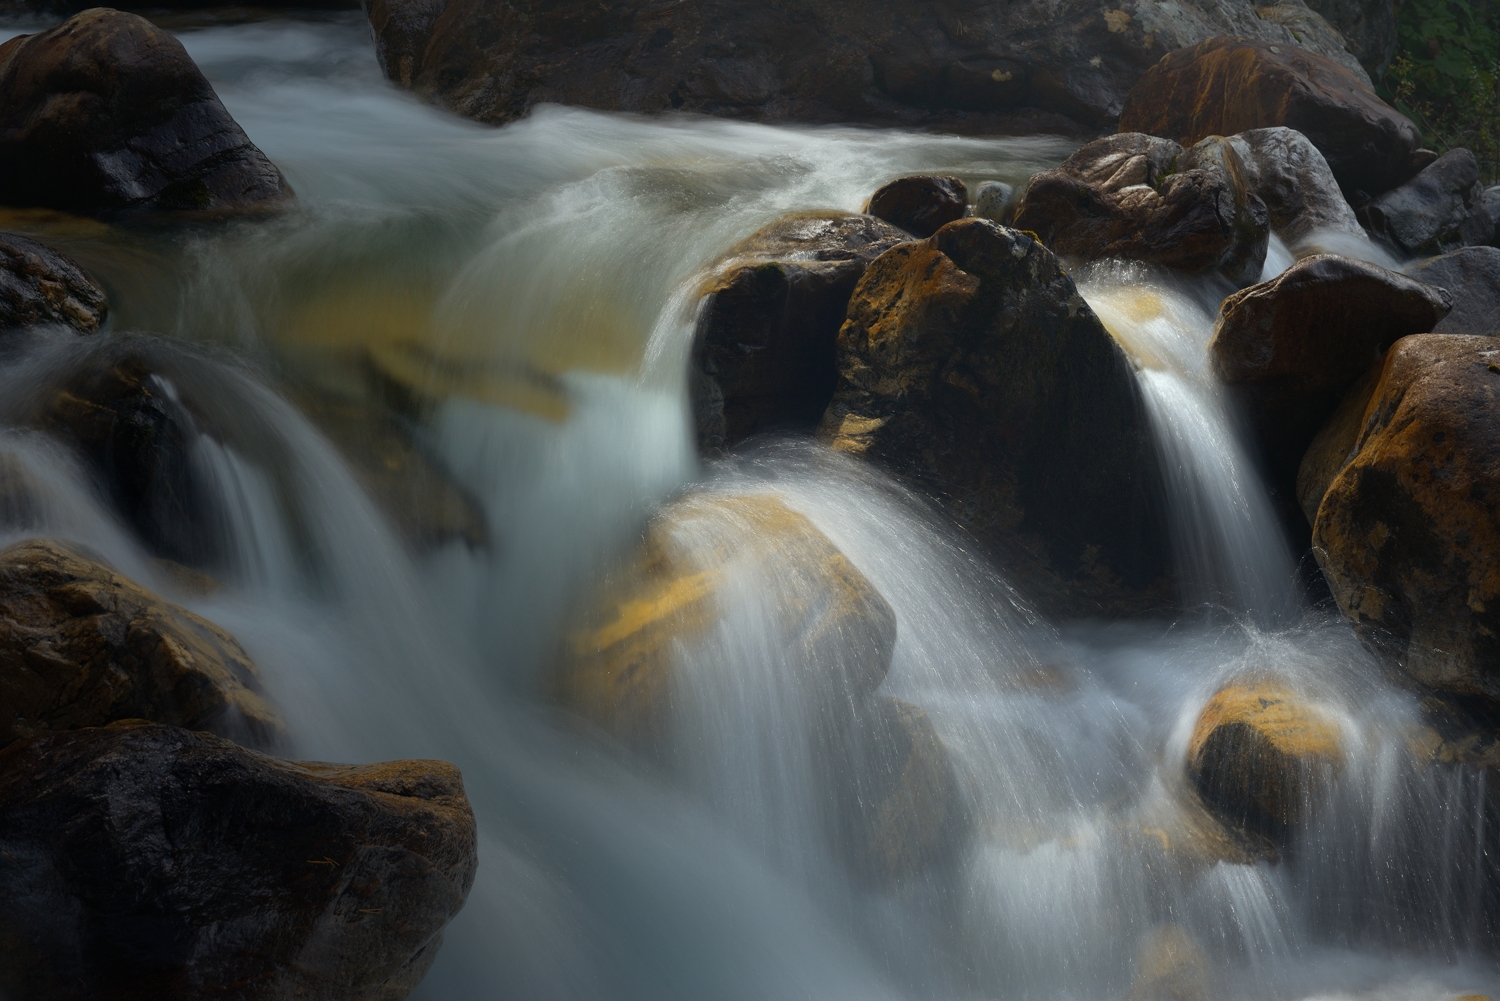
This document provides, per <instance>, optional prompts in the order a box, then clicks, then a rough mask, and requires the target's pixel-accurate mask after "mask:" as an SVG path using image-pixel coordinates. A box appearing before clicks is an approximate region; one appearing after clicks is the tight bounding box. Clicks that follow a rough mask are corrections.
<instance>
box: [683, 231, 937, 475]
mask: <svg viewBox="0 0 1500 1001" xmlns="http://www.w3.org/2000/svg"><path fill="white" fill-rule="evenodd" d="M908 239H910V237H909V236H908V235H907V234H906V233H904V232H902V231H901V230H899V229H897V228H895V227H894V226H891V225H890V224H888V223H885V222H882V221H880V220H879V219H876V218H874V217H873V216H867V215H844V214H840V213H802V214H796V215H790V216H786V217H784V218H782V219H778V220H777V221H776V222H773V223H771V224H770V225H769V226H766V227H764V228H762V229H760V230H758V231H756V232H755V233H754V234H752V235H751V236H749V237H748V238H746V239H745V240H744V241H743V242H741V243H740V244H738V245H737V246H735V247H734V248H732V249H731V250H730V251H729V252H728V253H727V254H726V255H725V257H724V259H723V260H722V261H721V262H720V263H719V265H718V266H717V268H716V270H715V274H714V278H713V279H712V280H711V281H710V283H709V284H708V286H707V290H706V292H705V296H706V298H705V301H704V303H703V307H702V309H701V311H700V313H699V319H698V326H697V330H696V331H695V332H694V334H693V350H692V358H691V367H690V370H689V389H690V392H691V395H692V400H693V416H694V420H695V423H696V425H697V428H698V445H699V448H700V449H701V450H702V451H704V452H706V453H714V452H718V451H721V450H723V449H727V448H732V447H733V446H735V445H736V444H738V443H739V442H741V441H743V440H745V439H746V438H749V437H750V436H752V435H755V434H758V433H760V432H762V431H768V430H771V429H774V428H792V429H795V428H803V429H807V428H811V427H813V426H814V425H816V424H817V422H818V418H819V417H821V416H822V414H823V410H824V408H826V407H827V406H828V401H829V399H830V398H831V397H832V396H833V386H834V382H835V381H836V379H837V373H836V372H835V371H834V364H833V342H834V339H835V338H836V337H837V336H838V331H839V325H840V324H842V323H843V322H844V310H845V308H846V307H847V306H848V304H849V296H850V294H851V293H853V291H854V283H855V282H857V281H859V276H860V275H862V274H864V273H865V268H866V267H868V266H869V263H870V262H871V261H872V260H874V259H875V258H876V257H878V256H879V255H880V254H881V253H882V252H883V251H885V250H886V249H887V248H889V247H893V246H895V245H896V244H898V243H901V242H902V241H904V240H908Z"/></svg>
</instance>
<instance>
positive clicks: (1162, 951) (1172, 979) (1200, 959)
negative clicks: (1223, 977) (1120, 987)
mask: <svg viewBox="0 0 1500 1001" xmlns="http://www.w3.org/2000/svg"><path fill="white" fill-rule="evenodd" d="M1209 971H1210V967H1209V963H1208V957H1207V956H1205V955H1204V954H1203V950H1202V949H1201V948H1200V947H1199V946H1198V943H1197V942H1194V941H1193V937H1192V936H1191V935H1189V934H1188V933H1187V932H1186V931H1184V930H1183V928H1182V926H1181V925H1158V926H1157V927H1155V928H1153V929H1151V931H1149V932H1147V933H1146V934H1145V935H1144V936H1142V937H1141V943H1140V946H1139V947H1138V948H1137V950H1136V956H1135V979H1134V980H1133V981H1132V982H1131V985H1130V993H1129V994H1127V995H1125V1001H1209V998H1210V997H1211V996H1212V992H1211V991H1210V984H1211V982H1212V981H1211V978H1210V975H1209Z"/></svg>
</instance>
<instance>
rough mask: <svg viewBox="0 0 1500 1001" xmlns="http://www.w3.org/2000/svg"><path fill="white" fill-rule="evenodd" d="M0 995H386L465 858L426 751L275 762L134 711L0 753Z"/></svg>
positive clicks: (433, 937)
mask: <svg viewBox="0 0 1500 1001" xmlns="http://www.w3.org/2000/svg"><path fill="white" fill-rule="evenodd" d="M0 853H3V858H4V860H5V862H6V864H5V865H4V866H3V867H0V991H3V992H5V994H6V996H8V997H13V998H26V999H27V1001H61V999H69V1001H76V999H82V998H88V999H90V1001H138V999H142V998H152V999H159V1001H202V999H207V998H222V999H224V1001H262V999H266V998H302V999H306V1001H398V999H400V998H404V997H405V996H406V995H407V994H408V993H410V991H411V990H412V988H413V987H415V986H416V984H417V982H418V981H419V980H420V979H421V978H422V975H423V974H424V973H425V972H426V970H427V968H428V967H429V966H430V965H431V964H432V961H433V959H434V958H435V957H436V955H437V951H438V949H439V947H440V945H441V942H442V932H443V928H444V927H445V926H446V925H447V923H448V922H449V920H451V919H452V918H453V916H454V915H455V914H457V913H458V911H459V909H460V908H461V907H462V906H463V903H464V898H465V897H466V896H467V894H468V892H469V887H470V886H471V884H472V883H473V879H474V870H475V865H476V854H475V831H474V815H473V813H472V811H471V810H470V809H469V804H468V801H467V799H465V797H464V792H463V784H462V782H461V781H460V778H459V774H458V770H457V769H456V768H454V767H453V766H452V765H449V764H445V763H443V762H440V761H394V762H388V763H385V764H379V765H364V766H356V765H326V764H317V763H311V762H292V761H282V760H279V759H276V758H271V757H267V756H265V755H263V754H259V753H257V752H255V751H250V750H246V749H245V748H242V747H239V746H238V745H236V744H233V743H230V742H229V741H227V740H223V739H221V738H219V737H215V736H212V735H210V734H206V733H192V732H190V731H187V730H182V729H179V728H177V727H171V726H161V725H157V724H150V723H145V722H142V721H130V722H123V723H116V724H114V725H112V726H109V727H104V728H98V729H87V730H74V731H71V732H68V733H56V734H45V735H41V736H37V737H32V738H30V739H28V740H23V741H18V742H16V743H14V744H12V745H11V746H10V747H8V748H6V749H5V750H4V751H0Z"/></svg>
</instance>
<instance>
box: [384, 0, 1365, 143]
mask: <svg viewBox="0 0 1500 1001" xmlns="http://www.w3.org/2000/svg"><path fill="white" fill-rule="evenodd" d="M365 9H366V13H367V15H368V17H369V19H370V24H371V27H372V28H373V29H374V33H375V38H376V52H377V55H378V56H379V58H380V63H381V66H382V68H383V69H384V71H385V73H386V76H388V77H389V78H390V79H392V80H394V81H396V82H397V83H399V84H401V85H402V86H406V87H410V88H411V89H413V90H415V91H417V92H418V93H420V94H423V95H424V96H427V97H429V98H430V99H433V100H436V101H437V102H438V103H441V104H443V105H445V106H446V107H448V108H450V109H452V110H454V111H456V112H458V113H459V114H462V115H467V116H469V117H471V118H476V119H479V120H480V121H484V122H490V123H494V124H501V123H504V122H508V121H513V120H515V119H517V118H520V117H522V116H524V115H525V114H527V113H528V112H529V111H530V110H531V108H533V107H534V106H536V105H538V104H542V103H562V104H575V105H583V106H586V107H592V108H603V109H608V110H619V111H635V112H645V113H654V112H663V111H673V110H681V111H691V112H702V113H706V114H714V115H724V116H728V117H734V118H748V119H757V120H762V121H802V122H863V123H871V124H885V125H902V126H907V127H924V126H925V127H943V128H949V129H955V130H962V131H965V132H971V133H985V132H994V131H997V130H1008V131H1018V130H1020V131H1022V132H1023V133H1024V134H1034V133H1037V132H1041V131H1052V132H1059V131H1066V132H1070V133H1072V134H1077V135H1083V134H1090V133H1093V132H1094V131H1095V130H1094V129H1093V128H1092V127H1089V128H1085V127H1082V126H1080V125H1079V123H1081V122H1082V123H1089V125H1090V126H1094V125H1097V124H1103V123H1105V122H1109V121H1112V120H1113V119H1114V118H1115V117H1116V116H1118V115H1119V113H1120V106H1121V103H1122V101H1123V99H1124V96H1125V93H1126V92H1127V91H1128V90H1129V89H1130V87H1131V85H1132V84H1133V83H1135V81H1136V80H1137V78H1139V76H1140V75H1141V73H1142V72H1144V71H1145V70H1146V69H1147V68H1148V67H1150V66H1151V65H1152V64H1154V63H1155V62H1156V61H1157V60H1158V59H1160V58H1161V56H1162V54H1163V53H1165V52H1168V51H1171V50H1172V49H1176V48H1179V47H1181V46H1184V45H1192V44H1194V43H1197V42H1201V41H1203V40H1204V39H1205V38H1209V37H1212V36H1214V35H1237V36H1245V37H1249V38H1258V39H1262V40H1264V41H1268V42H1271V43H1273V44H1285V45H1289V46H1292V45H1299V44H1300V45H1302V46H1305V47H1307V48H1310V49H1315V50H1316V51H1319V52H1323V53H1324V54H1326V55H1328V56H1329V57H1331V58H1333V59H1336V60H1343V61H1344V62H1345V63H1346V64H1347V66H1348V67H1349V70H1350V72H1351V73H1355V74H1359V76H1360V77H1361V78H1363V77H1364V71H1363V70H1362V69H1361V68H1360V65H1359V63H1358V61H1356V60H1355V58H1354V57H1353V56H1352V55H1350V54H1349V53H1348V52H1347V51H1346V50H1345V44H1344V40H1343V38H1342V37H1341V36H1340V35H1339V34H1338V32H1337V31H1336V30H1334V29H1333V28H1332V27H1331V26H1330V25H1329V24H1328V23H1327V22H1326V21H1325V20H1324V19H1323V18H1322V17H1320V16H1319V15H1318V14H1316V13H1314V12H1313V11H1312V10H1311V9H1310V8H1309V7H1308V6H1307V5H1306V4H1305V3H1303V2H1302V0H1283V2H1281V3H1275V4H1271V5H1267V6H1260V7H1255V6H1252V5H1250V4H1246V3H1243V2H1238V0H1122V2H1121V3H1119V4H1118V5H1102V6H1101V5H1100V4H1098V3H1093V2H1090V0H1014V2H1011V3H1006V4H995V3H991V2H989V0H957V2H956V3H952V4H947V5H943V6H941V7H936V6H931V5H926V4H918V5H911V4H893V3H887V4H882V5H876V6H873V7H872V6H871V5H870V4H869V3H862V2H855V0H817V2H813V0H791V2H789V3H786V4H782V5H778V6H769V5H765V4H744V3H738V2H733V0H707V2H704V3H697V4H677V5H668V6H659V5H651V4H646V3H643V2H640V0H627V2H622V3H618V4H613V5H606V6H603V7H601V6H600V5H599V4H598V3H597V2H596V0H564V2H561V3H557V4H553V5H550V6H547V7H546V8H531V7H527V6H523V5H511V6H506V5H503V4H501V5H496V4H493V3H489V2H487V0H449V2H446V3H443V2H437V0H371V2H370V3H368V4H366V5H365ZM1061 116H1066V117H1061Z"/></svg>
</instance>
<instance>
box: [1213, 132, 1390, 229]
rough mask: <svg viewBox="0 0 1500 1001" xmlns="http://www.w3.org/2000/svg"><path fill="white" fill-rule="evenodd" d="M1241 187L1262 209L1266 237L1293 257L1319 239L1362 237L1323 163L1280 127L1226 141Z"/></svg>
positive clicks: (1303, 141) (1310, 147) (1301, 138)
mask: <svg viewBox="0 0 1500 1001" xmlns="http://www.w3.org/2000/svg"><path fill="white" fill-rule="evenodd" d="M1229 145H1230V146H1231V147H1233V149H1234V151H1235V154H1236V157H1237V159H1236V163H1237V165H1238V167H1239V170H1240V176H1241V178H1242V179H1243V182H1244V185H1245V187H1246V188H1247V189H1248V190H1250V191H1252V192H1254V194H1255V195H1256V196H1257V197H1258V198H1260V200H1261V201H1262V202H1264V203H1265V206H1266V213H1267V218H1268V221H1269V224H1270V227H1271V232H1272V233H1275V234H1276V235H1277V236H1278V237H1280V238H1281V239H1282V241H1283V242H1285V243H1286V245H1287V246H1288V247H1289V248H1291V249H1292V251H1293V252H1303V251H1305V250H1306V249H1309V248H1314V247H1316V246H1317V242H1318V238H1319V237H1320V236H1323V237H1326V236H1330V235H1339V234H1347V235H1350V236H1359V237H1363V236H1364V229H1363V228H1362V227H1361V226H1360V224H1359V220H1358V219H1357V218H1355V215H1354V210H1353V209H1352V208H1350V207H1349V203H1348V202H1347V201H1345V199H1344V193H1343V192H1342V191H1340V190H1339V186H1338V181H1337V180H1335V179H1334V176H1333V171H1331V170H1330V169H1329V168H1328V161H1327V160H1325V159H1324V158H1323V154H1322V153H1319V152H1318V148H1317V147H1316V146H1314V145H1313V144H1312V143H1311V142H1309V141H1308V138H1307V137H1306V136H1304V135H1303V134H1302V133H1300V132H1298V131H1297V130H1296V129H1289V128H1285V127H1278V128H1271V129H1251V130H1250V131H1249V132H1241V133H1240V134H1239V135H1234V136H1230V137H1229Z"/></svg>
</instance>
